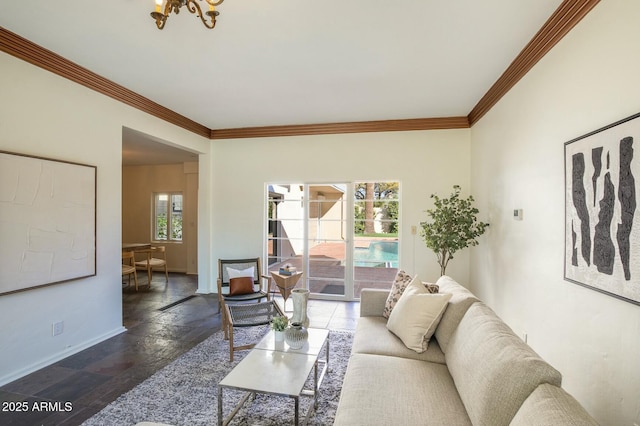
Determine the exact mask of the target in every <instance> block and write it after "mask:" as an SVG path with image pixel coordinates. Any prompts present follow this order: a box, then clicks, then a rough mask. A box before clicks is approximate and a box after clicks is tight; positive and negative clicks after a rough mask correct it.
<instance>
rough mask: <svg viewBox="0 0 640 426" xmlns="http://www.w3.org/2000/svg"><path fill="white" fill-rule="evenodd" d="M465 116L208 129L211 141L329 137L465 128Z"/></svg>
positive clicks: (466, 126) (467, 122)
mask: <svg viewBox="0 0 640 426" xmlns="http://www.w3.org/2000/svg"><path fill="white" fill-rule="evenodd" d="M466 128H469V121H468V120H467V117H442V118H414V119H406V120H378V121H356V122H347V123H323V124H300V125H289V126H264V127H245V128H236V129H214V130H211V136H210V137H211V139H236V138H268V137H278V136H301V135H329V134H337V133H367V132H401V131H407V130H436V129H466Z"/></svg>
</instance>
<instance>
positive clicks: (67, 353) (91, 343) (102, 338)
mask: <svg viewBox="0 0 640 426" xmlns="http://www.w3.org/2000/svg"><path fill="white" fill-rule="evenodd" d="M125 331H127V329H126V328H125V327H119V328H116V329H115V330H112V331H110V332H108V333H105V334H102V335H100V336H98V337H96V338H94V339H91V340H88V341H86V342H84V343H83V344H81V345H79V346H73V347H72V348H69V349H67V350H65V351H62V352H58V353H57V354H55V355H53V356H50V357H49V358H45V359H43V360H42V361H39V362H36V363H35V364H31V365H29V366H27V367H25V368H22V369H20V370H18V371H16V372H13V373H11V374H9V375H6V376H3V377H0V386H4V385H6V384H7V383H11V382H13V381H14V380H18V379H20V378H21V377H24V376H26V375H27V374H31V373H33V372H35V371H38V370H40V369H41V368H44V367H47V366H49V365H51V364H53V363H56V362H58V361H61V360H63V359H65V358H67V357H69V356H71V355H75V354H77V353H78V352H81V351H83V350H85V349H87V348H90V347H91V346H94V345H97V344H98V343H100V342H104V341H105V340H107V339H110V338H112V337H113V336H117V335H118V334H120V333H124V332H125Z"/></svg>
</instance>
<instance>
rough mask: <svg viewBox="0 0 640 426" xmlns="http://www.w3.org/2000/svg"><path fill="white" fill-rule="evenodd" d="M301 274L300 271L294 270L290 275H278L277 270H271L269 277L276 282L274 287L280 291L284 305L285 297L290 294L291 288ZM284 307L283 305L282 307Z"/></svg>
mask: <svg viewBox="0 0 640 426" xmlns="http://www.w3.org/2000/svg"><path fill="white" fill-rule="evenodd" d="M301 276H302V272H296V273H294V274H291V275H280V274H278V273H277V272H271V277H273V280H274V281H275V282H276V287H278V290H279V291H280V294H281V295H282V298H283V299H284V305H283V306H286V304H287V299H288V298H289V296H290V295H291V290H293V288H294V287H295V286H296V284H298V280H300V277H301ZM283 309H284V307H283Z"/></svg>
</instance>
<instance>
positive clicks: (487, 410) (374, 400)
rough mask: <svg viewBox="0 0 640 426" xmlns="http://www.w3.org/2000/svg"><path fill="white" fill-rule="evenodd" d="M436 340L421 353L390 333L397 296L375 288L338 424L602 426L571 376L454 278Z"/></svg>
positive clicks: (446, 289) (367, 296) (368, 295)
mask: <svg viewBox="0 0 640 426" xmlns="http://www.w3.org/2000/svg"><path fill="white" fill-rule="evenodd" d="M437 284H438V286H439V288H440V293H450V294H452V297H451V299H450V300H449V302H448V305H447V308H446V310H445V311H444V313H443V315H442V317H441V320H440V322H439V324H438V326H437V328H436V331H435V334H434V337H432V338H431V341H430V343H429V345H428V349H427V350H426V351H425V352H423V353H417V352H415V351H413V350H411V349H407V347H406V346H405V345H404V344H403V343H402V341H401V340H400V339H399V338H398V337H396V336H395V335H394V334H392V333H391V332H390V331H389V330H388V329H387V326H386V325H387V320H386V318H384V317H383V316H382V312H383V309H384V307H385V302H386V300H387V296H388V293H389V292H388V291H385V290H374V289H365V290H363V291H362V294H361V311H360V318H359V320H358V326H357V329H356V333H355V338H354V342H353V349H352V353H351V357H350V359H349V365H348V367H347V372H346V374H345V378H344V383H343V387H342V392H341V395H340V402H339V405H338V410H337V413H336V418H335V423H334V425H338V426H341V425H342V426H355V425H363V426H364V425H366V426H371V425H447V426H453V425H486V426H500V425H514V426H522V425H535V426H545V425H549V426H551V425H553V426H558V425H576V426H577V425H580V426H588V425H597V423H596V422H595V420H593V418H591V417H590V416H589V414H588V413H587V412H586V411H585V410H584V409H583V408H582V407H581V406H580V404H579V403H578V402H577V401H576V400H575V399H574V398H573V397H572V396H570V395H569V394H568V393H567V392H565V391H564V390H563V389H562V388H561V387H560V385H561V379H562V377H561V375H560V372H558V371H557V370H556V369H554V368H553V367H552V366H551V365H549V364H548V363H547V362H545V361H544V360H543V359H542V358H540V357H539V356H538V355H537V354H536V353H535V352H534V351H533V350H532V349H531V348H530V347H529V346H528V345H527V344H526V343H524V342H523V341H522V340H521V339H520V338H519V337H518V336H516V335H515V334H514V333H513V331H512V330H511V329H510V328H509V327H508V326H507V325H506V324H505V323H504V322H503V321H502V320H500V318H498V316H497V315H496V314H495V313H494V312H493V311H492V310H491V309H490V308H489V307H487V306H486V305H485V304H484V303H482V302H481V301H479V300H478V299H477V298H476V297H475V296H474V295H473V294H472V293H471V292H469V291H468V290H467V289H466V288H464V287H463V286H461V285H460V284H458V283H456V282H455V281H454V280H453V279H451V278H450V277H447V276H444V277H441V278H440V279H439V280H438V282H437Z"/></svg>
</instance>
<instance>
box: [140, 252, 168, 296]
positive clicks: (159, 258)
mask: <svg viewBox="0 0 640 426" xmlns="http://www.w3.org/2000/svg"><path fill="white" fill-rule="evenodd" d="M137 253H140V254H144V255H145V257H146V258H145V259H143V260H139V261H136V262H135V265H136V268H138V269H143V270H146V271H147V278H148V279H149V286H151V281H152V279H153V269H154V268H156V269H157V268H163V269H164V276H165V280H166V282H169V271H168V270H167V253H166V250H165V247H164V246H153V247H151V248H150V249H147V250H140V251H138V252H137Z"/></svg>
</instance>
